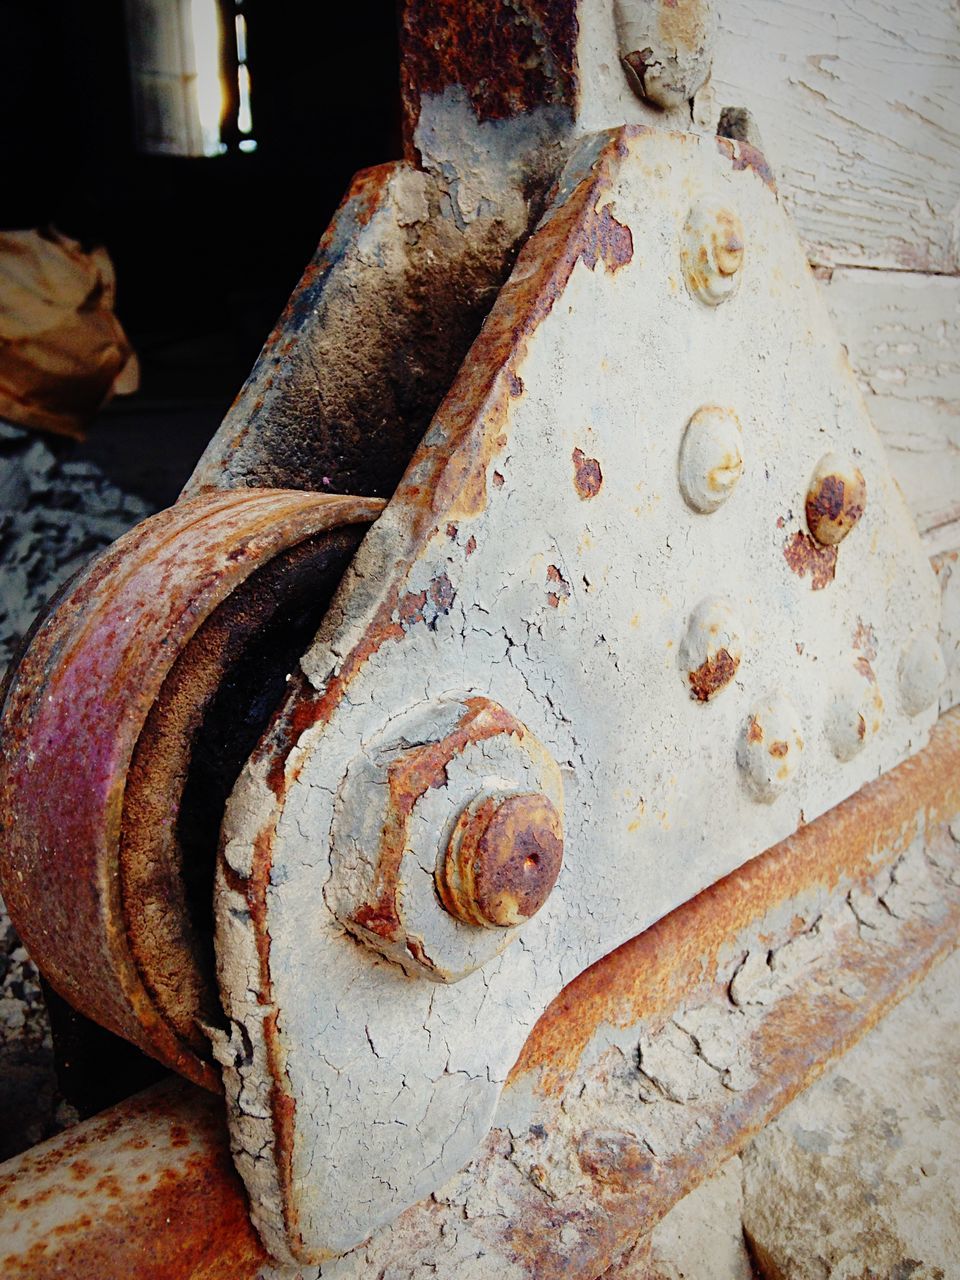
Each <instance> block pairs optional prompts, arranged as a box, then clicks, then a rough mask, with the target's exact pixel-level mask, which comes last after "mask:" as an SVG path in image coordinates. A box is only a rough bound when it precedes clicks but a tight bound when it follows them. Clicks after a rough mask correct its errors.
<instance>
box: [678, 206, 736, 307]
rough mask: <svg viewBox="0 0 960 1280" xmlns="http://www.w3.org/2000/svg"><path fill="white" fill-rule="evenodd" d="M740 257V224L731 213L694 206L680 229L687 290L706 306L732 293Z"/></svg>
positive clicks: (682, 261) (681, 255) (711, 207)
mask: <svg viewBox="0 0 960 1280" xmlns="http://www.w3.org/2000/svg"><path fill="white" fill-rule="evenodd" d="M743 257H744V235H743V224H742V223H741V221H740V217H739V215H738V214H737V213H736V212H735V211H734V210H733V209H729V208H727V207H725V206H722V205H717V204H715V203H713V202H711V201H707V200H701V201H699V202H698V203H697V204H695V205H694V206H693V207H692V208H691V210H690V212H689V214H688V215H687V220H686V222H685V223H684V226H683V233H682V236H681V244H680V261H681V263H682V266H683V276H684V279H685V280H686V282H687V288H688V289H689V290H690V292H691V293H692V294H693V296H694V297H695V298H698V299H699V300H700V301H701V302H702V303H704V304H705V305H706V306H709V307H716V306H719V305H720V303H721V302H725V301H726V300H727V299H728V298H730V297H731V296H732V295H733V293H734V292H735V291H736V288H737V285H738V283H739V280H740V274H741V267H742V266H743Z"/></svg>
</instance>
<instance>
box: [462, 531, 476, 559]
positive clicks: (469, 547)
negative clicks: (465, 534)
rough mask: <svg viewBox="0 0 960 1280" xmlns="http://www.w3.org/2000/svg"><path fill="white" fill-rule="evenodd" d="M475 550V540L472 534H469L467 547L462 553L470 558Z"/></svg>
mask: <svg viewBox="0 0 960 1280" xmlns="http://www.w3.org/2000/svg"><path fill="white" fill-rule="evenodd" d="M476 549H477V540H476V538H475V537H474V536H473V534H471V535H470V537H469V538H468V539H467V545H466V547H465V548H464V551H465V552H466V554H467V555H468V556H472V555H473V553H474V552H475V551H476Z"/></svg>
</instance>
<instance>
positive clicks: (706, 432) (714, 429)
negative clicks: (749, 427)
mask: <svg viewBox="0 0 960 1280" xmlns="http://www.w3.org/2000/svg"><path fill="white" fill-rule="evenodd" d="M742 474H743V428H742V427H741V426H740V419H739V418H738V417H737V415H736V414H735V413H734V412H733V410H732V409H724V408H721V407H720V406H719V405H715V404H708V405H704V406H703V407H702V408H700V409H698V410H697V411H696V413H695V414H694V415H693V417H692V418H691V419H690V421H689V422H688V423H687V426H686V429H685V430H684V433H683V440H682V441H681V444H680V463H679V481H680V492H681V493H682V494H683V497H684V501H685V502H686V503H687V505H688V506H689V507H692V508H693V510H694V511H699V512H701V513H703V514H707V513H709V512H711V511H716V510H717V509H718V507H722V506H723V504H724V503H725V502H726V501H727V499H728V498H729V497H730V495H731V494H732V493H733V491H734V489H735V488H736V487H737V484H738V483H739V480H740V477H741V475H742Z"/></svg>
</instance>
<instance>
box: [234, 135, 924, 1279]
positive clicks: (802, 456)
mask: <svg viewBox="0 0 960 1280" xmlns="http://www.w3.org/2000/svg"><path fill="white" fill-rule="evenodd" d="M339 606H340V608H339V609H338V610H335V611H333V612H332V613H331V614H330V615H328V617H327V619H326V621H325V624H324V627H323V629H322V632H321V634H320V635H319V636H318V639H317V642H316V643H315V645H314V646H313V648H312V649H311V650H310V651H309V652H308V653H307V654H306V656H305V657H304V659H303V661H302V668H303V672H304V684H303V685H302V686H301V687H300V688H298V689H297V690H296V691H295V692H294V694H293V695H292V696H291V698H290V699H289V701H288V704H287V707H286V710H285V712H284V713H283V715H282V716H281V718H280V720H279V721H278V722H277V726H276V731H275V732H274V733H273V734H272V735H271V736H270V738H269V740H268V741H266V742H265V743H264V744H263V745H262V747H261V748H260V749H258V751H257V752H256V753H255V754H254V756H253V757H252V759H251V761H250V763H249V765H248V766H247V767H246V769H245V770H244V772H243V774H242V775H241V777H240V779H239V781H238V784H237V786H236V788H235V789H234V792H233V795H232V797H231V800H230V802H229V804H228V807H227V811H226V814H225V821H224V829H223V837H224V839H223V848H222V861H221V866H220V871H219V882H218V890H217V894H218V905H217V952H218V962H219V966H220V976H221V994H222V997H223V1001H224V1006H225V1010H226V1012H227V1014H228V1017H229V1019H230V1029H229V1032H228V1033H227V1034H224V1035H222V1036H219V1035H218V1037H217V1042H216V1052H217V1056H218V1058H219V1060H220V1062H221V1064H222V1066H223V1068H224V1075H225V1082H226V1088H227V1093H228V1098H229V1103H230V1119H231V1125H232V1130H233V1140H234V1145H235V1149H236V1151H237V1159H238V1165H239V1168H240V1170H241V1172H242V1174H243V1176H244V1178H245V1180H246V1183H247V1185H248V1188H249V1191H250V1195H251V1201H252V1203H253V1211H254V1214H255V1220H256V1222H257V1224H258V1226H259V1228H260V1229H261V1231H262V1232H263V1233H264V1238H265V1240H266V1241H267V1243H268V1246H269V1248H270V1249H271V1251H272V1252H274V1253H275V1254H276V1255H277V1256H278V1257H281V1258H287V1259H291V1258H295V1259H297V1260H319V1259H323V1258H325V1257H328V1256H330V1255H333V1254H339V1253H342V1252H344V1251H345V1250H346V1249H349V1248H350V1247H352V1246H354V1245H356V1243H357V1242H358V1241H360V1240H362V1239H364V1238H365V1237H366V1236H368V1235H369V1234H370V1233H371V1232H372V1231H373V1230H375V1229H376V1228H377V1226H378V1225H380V1224H383V1223H385V1222H388V1221H390V1220H391V1219H392V1218H394V1217H395V1216H396V1215H397V1214H398V1213H399V1212H400V1211H401V1210H402V1209H403V1208H404V1207H405V1206H406V1205H408V1204H411V1203H413V1202H414V1201H416V1200H418V1199H420V1198H421V1197H422V1196H424V1195H426V1194H428V1193H429V1192H431V1191H433V1190H434V1189H435V1188H437V1187H438V1186H439V1185H440V1184H441V1183H442V1182H443V1181H444V1180H445V1179H446V1178H447V1177H448V1176H449V1175H450V1174H451V1173H452V1172H453V1171H454V1170H455V1169H457V1168H459V1167H460V1166H461V1165H462V1164H463V1163H464V1161H465V1160H466V1159H467V1158H468V1157H469V1155H470V1153H471V1151H473V1149H474V1148H475V1146H476V1144H477V1143H478V1142H479V1141H480V1140H481V1139H482V1137H483V1135H484V1134H485V1132H486V1131H487V1129H488V1127H489V1125H490V1122H491V1119H492V1116H493V1114H494V1110H495V1108H496V1105H497V1099H498V1097H499V1094H500V1091H501V1089H502V1086H503V1082H504V1079H505V1078H506V1074H507V1072H508V1070H509V1068H510V1066H511V1064H512V1062H513V1061H514V1059H515V1058H516V1056H517V1054H518V1053H519V1051H520V1048H521V1045H522V1044H523V1041H524V1039H525V1037H526V1036H527V1034H528V1032H529V1030H530V1028H531V1027H532V1026H533V1024H534V1022H535V1021H536V1019H537V1017H538V1016H539V1015H540V1013H541V1012H542V1010H543V1009H544V1008H545V1007H546V1005H547V1004H548V1003H549V1001H550V1000H551V999H552V998H553V997H554V996H555V995H556V993H557V992H558V991H559V990H560V989H561V988H562V987H563V986H564V985H565V984H566V983H568V982H569V981H570V980H571V979H572V978H573V977H575V976H576V974H577V973H579V972H580V971H581V970H583V969H584V968H585V967H586V966H588V965H589V964H591V963H592V962H594V961H595V960H597V959H598V958H599V957H601V956H602V955H604V954H605V953H607V952H609V951H610V950H612V949H613V948H614V947H616V946H617V945H619V944H620V943H622V942H623V941H624V940H625V939H627V938H629V937H631V936H633V935H635V934H637V933H638V932H640V931H642V930H643V929H645V928H647V927H648V926H650V925H651V924H652V923H653V922H654V921H656V920H657V919H659V918H660V917H662V916H663V915H664V914H665V913H667V912H668V911H670V910H671V909H672V908H674V907H676V906H677V905H678V904H679V903H680V902H683V901H685V900H687V899H689V898H690V897H692V896H693V895H694V894H696V893H697V892H698V891H699V890H701V889H702V888H703V887H704V886H705V885H708V884H710V883H712V882H714V881H716V880H717V879H718V878H719V877H721V876H723V875H725V874H727V873H729V872H730V871H731V870H733V869H734V868H735V867H736V866H737V865H739V864H740V863H741V862H743V861H744V860H745V859H747V858H750V857H753V856H755V855H756V854H757V853H759V852H761V851H762V850H763V849H765V848H768V847H769V846H771V845H773V844H775V843H776V842H777V841H779V840H782V839H783V838H784V837H786V836H788V835H789V834H791V833H792V832H793V831H795V830H796V829H797V828H798V827H802V826H803V825H804V824H805V823H806V822H809V821H810V820H812V819H813V818H814V817H816V816H817V815H818V814H820V813H823V812H824V811H825V810H827V809H829V808H830V807H831V806H833V805H836V804H837V803H838V802H839V801H841V800H842V799H843V798H844V797H846V796H848V795H850V794H852V793H853V792H854V791H856V790H857V789H858V788H859V787H861V786H862V785H863V784H864V783H865V782H867V781H869V780H870V779H873V778H875V777H876V776H877V775H878V774H880V773H882V772H884V771H886V770H888V769H890V768H892V767H893V766H894V765H895V764H896V763H897V762H898V761H900V760H902V759H904V758H905V757H907V756H909V755H910V754H911V753H913V752H915V751H917V750H918V749H920V748H921V747H922V746H923V744H924V743H925V742H926V740H927V736H928V733H929V730H930V726H931V724H932V723H933V721H934V718H935V716H936V698H937V692H938V686H939V682H940V678H941V675H942V669H943V666H942V657H941V656H940V654H939V650H938V648H937V640H936V637H937V629H938V621H939V599H938V592H937V586H936V582H935V580H934V577H933V574H932V572H931V569H930V565H929V562H928V560H927V558H926V556H925V555H924V552H923V549H922V547H921V545H920V541H919V538H918V536H917V533H916V530H915V528H914V527H913V524H912V521H911V519H910V516H909V514H908V512H907V510H906V507H905V505H904V502H903V500H902V497H901V495H900V493H899V491H898V489H897V486H896V484H895V483H894V481H893V479H892V477H891V474H890V471H889V467H888V464H887V461H886V458H885V456H884V454H883V450H882V447H881V444H880V441H879V439H878V437H877V435H876V432H875V431H874V429H873V427H872V425H871V423H870V421H869V418H868V416H867V414H866V410H865V408H864V406H863V402H862V399H861V397H860V394H859V391H858V389H857V387H856V385H855V382H854V380H853V378H852V375H851V373H850V371H849V368H848V366H847V362H846V359H845V356H844V353H843V351H842V348H841V347H840V344H839V342H838V341H837V339H836V337H835V335H834V333H833V331H832V328H831V326H830V323H829V320H828V318H827V316H826V313H825V310H824V308H823V305H822V303H821V301H820V298H819V296H818V294H817V290H816V285H815V282H814V281H813V279H812V277H811V275H810V272H809V268H808V266H807V263H806V261H805V257H804V254H803V251H802V248H801V246H800V245H799V243H798V241H797V238H796V236H795V234H794V232H793V230H792V228H791V227H790V225H789V222H788V220H787V218H786V215H785V214H784V211H783V210H782V208H781V207H780V205H779V202H778V199H777V196H776V193H775V191H774V190H773V188H772V184H771V181H770V175H769V172H768V170H767V169H766V166H765V165H764V163H763V160H762V157H761V156H760V155H759V154H758V153H757V152H756V151H755V150H754V149H753V148H751V147H749V146H747V145H746V144H741V143H737V142H734V141H731V140H729V139H723V138H720V139H718V138H713V137H700V136H694V135H691V134H667V133H661V132H654V131H651V130H646V129H643V128H626V129H621V130H617V131H615V132H612V133H608V134H603V135H598V136H596V137H594V138H591V139H588V140H586V141H585V142H584V143H583V145H582V147H581V148H580V150H579V152H578V153H577V154H576V155H575V156H574V158H573V159H572V160H571V162H570V164H569V165H568V167H567V169H566V171H565V172H564V174H563V175H562V177H561V179H560V180H559V184H558V188H557V192H556V194H555V198H554V201H553V203H552V205H551V206H550V207H549V208H548V210H547V212H546V214H545V216H544V218H543V220H542V222H541V224H540V226H539V228H538V229H537V231H536V232H535V233H534V234H533V235H532V236H531V238H530V239H529V240H528V241H527V243H526V244H525V246H524V248H523V250H522V251H521V253H520V255H519V258H518V260H517V263H516V266H515V268H514V271H513V274H512V276H511V278H510V280H509V281H508V283H507V284H506V286H505V287H504V289H503V290H502V292H501V294H500V297H499V298H498V300H497V303H496V304H495V306H494V308H493V310H492V312H491V313H490V315H489V316H488V318H487V321H486V322H485V325H484V328H483V330H482V331H481V334H480V336H479V338H478V339H477V341H476V343H475V344H474V346H473V348H472V349H471V352H470V354H469V356H468V358H467V360H466V362H465V364H464V366H463V368H462V370H461V372H460V374H459V376H458V378H457V380H456V382H455V383H454V385H453V387H452V388H451V391H450V393H449V395H448V396H447V398H446V400H445V401H444V403H443V405H442V406H441V408H440V410H439V411H438V413H437V416H436V418H435V419H434V422H433V425H432V427H431V429H430V431H429V432H428V434H427V437H426V438H425V440H424V442H423V444H422V446H421V448H420V449H419V451H418V452H417V454H416V455H415V457H414V459H413V461H412V463H411V465H410V467H409V469H408V471H407V473H406V476H405V478H404V481H403V482H402V483H401V485H400V488H399V489H398V491H397V493H396V495H395V496H394V498H393V500H392V501H391V503H390V504H389V506H388V508H387V510H386V511H385V513H384V515H383V517H382V518H381V519H380V520H379V521H378V523H377V525H376V526H375V528H374V529H373V530H372V531H371V534H370V536H369V537H368V538H367V539H366V541H365V543H364V547H363V548H362V550H361V552H360V553H359V555H358V557H357V559H356V560H355V562H354V564H353V566H352V568H351V570H350V572H349V573H348V575H347V578H346V579H345V582H344V586H343V589H342V592H341V595H340V597H339ZM522 796H527V797H542V798H543V803H542V804H541V803H539V802H536V803H535V802H534V800H530V801H529V805H530V808H529V813H530V815H531V816H530V819H529V821H525V822H524V824H523V825H522V827H516V826H512V825H511V824H510V823H499V824H495V823H493V822H492V821H491V825H490V827H489V830H490V831H497V830H499V831H500V832H501V833H506V832H511V831H512V832H513V834H512V835H510V836H509V840H510V842H511V843H510V847H509V848H505V847H504V848H500V849H497V848H493V847H491V845H492V841H491V839H488V838H487V837H486V836H485V835H484V836H483V838H477V839H476V840H475V841H474V848H475V852H476V857H478V858H480V859H482V860H483V866H482V867H480V868H479V872H478V874H477V875H473V874H471V875H464V874H462V868H461V870H460V871H456V874H455V875H454V880H455V885H454V890H455V892H454V893H453V895H452V896H453V897H456V898H457V912H456V913H453V914H452V913H451V912H449V911H448V910H446V909H445V907H444V892H445V891H446V898H447V900H452V899H451V893H450V889H451V883H452V882H451V880H450V874H451V873H450V866H454V868H455V870H456V866H457V865H458V863H457V860H458V859H459V858H460V853H459V850H460V847H461V845H460V843H459V842H460V841H461V836H462V833H463V832H464V831H465V830H468V829H472V828H471V824H472V823H473V820H474V818H476V816H477V815H478V814H479V813H480V812H481V809H482V807H483V805H484V804H485V802H486V801H487V800H489V801H490V802H491V808H490V809H489V812H493V811H498V812H499V811H500V808H501V807H502V806H503V805H505V804H506V803H507V802H508V801H509V803H510V805H511V806H512V808H513V809H516V808H517V806H518V804H519V802H518V800H517V799H516V798H517V797H522ZM547 802H548V805H547ZM546 813H549V814H550V815H551V817H550V820H549V822H547V821H545V819H544V814H546ZM559 822H562V831H561V829H560V827H559V825H558V823H559ZM464 824H465V825H464ZM487 829H488V828H487V827H484V831H487ZM561 834H562V860H561V861H562V865H561V867H560V871H559V875H558V876H557V878H556V882H555V884H554V885H553V888H552V892H549V894H548V895H545V894H544V893H543V892H542V891H541V890H542V886H540V885H536V886H535V888H536V892H534V893H533V894H532V895H530V901H531V902H533V903H535V904H536V905H539V903H540V902H541V901H543V899H544V897H546V900H545V902H543V905H542V907H541V909H540V910H539V911H538V912H536V914H533V915H532V918H530V919H521V918H519V917H514V916H512V915H511V916H509V918H508V917H507V916H504V917H503V918H502V919H501V920H500V921H499V923H498V922H497V920H495V919H494V918H493V917H494V916H496V915H498V911H499V909H494V908H491V907H490V904H489V902H488V904H487V907H483V904H481V903H479V901H477V902H474V903H473V905H472V906H471V905H470V904H467V906H464V904H463V903H462V901H460V899H461V898H462V895H463V894H464V893H466V894H468V895H469V894H470V893H474V894H476V892H477V886H479V885H480V884H481V883H482V882H483V883H487V882H489V883H493V881H492V879H491V878H492V877H511V876H514V875H516V874H520V873H521V872H522V873H523V874H524V875H526V874H528V873H529V875H530V876H531V877H532V879H531V884H533V882H534V881H535V880H536V875H538V874H539V868H540V867H541V866H542V867H547V866H548V865H549V864H550V863H551V862H552V861H553V859H554V856H555V854H554V853H551V852H550V850H549V849H548V845H549V844H550V841H551V840H553V839H556V838H558V837H559V836H560V835H561ZM504 838H506V837H504ZM451 842H452V843H451ZM521 844H523V845H525V847H526V848H527V849H528V850H529V853H526V854H525V855H524V856H523V857H515V856H514V854H515V853H516V851H517V849H519V848H520V847H521ZM473 856H474V855H473V854H471V855H470V857H473ZM468 870H469V868H468ZM535 873H536V874H535ZM471 884H472V885H473V886H474V888H473V889H472V890H471V888H470V886H471ZM520 888H522V886H520ZM501 890H509V892H510V894H511V895H512V900H513V901H516V902H519V901H520V900H521V898H524V897H525V894H523V893H519V892H518V885H517V883H516V882H510V883H500V881H498V882H497V886H496V889H495V892H496V894H498V895H499V894H500V893H501ZM487 896H488V897H489V895H487ZM504 900H505V899H504ZM491 911H492V914H491ZM464 917H472V918H468V919H465V918H464Z"/></svg>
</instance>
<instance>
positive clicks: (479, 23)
mask: <svg viewBox="0 0 960 1280" xmlns="http://www.w3.org/2000/svg"><path fill="white" fill-rule="evenodd" d="M578 30H579V25H578V22H577V6H576V4H574V3H571V0H517V2H516V3H504V2H503V0H496V2H495V3H493V4H491V3H489V0H406V3H404V5H403V12H402V17H401V24H400V57H401V90H402V94H403V106H404V114H405V136H406V140H407V147H408V154H410V153H411V152H412V150H413V143H412V138H413V134H414V132H415V130H416V126H417V122H418V120H419V118H420V110H421V102H422V100H423V99H424V98H426V97H439V96H441V95H442V94H444V93H445V92H448V91H450V90H456V91H459V92H461V93H463V94H464V96H465V97H466V98H467V100H468V101H469V103H470V105H471V107H472V109H473V112H474V114H475V116H476V118H477V120H478V121H492V120H504V119H507V118H509V117H511V116H519V115H523V114H524V113H526V112H532V111H536V110H538V109H540V108H542V107H560V108H565V109H566V111H567V112H568V113H569V114H570V116H571V117H572V114H573V108H574V101H575V95H576V89H577V63H576V52H577V50H576V45H577V33H578Z"/></svg>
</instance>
